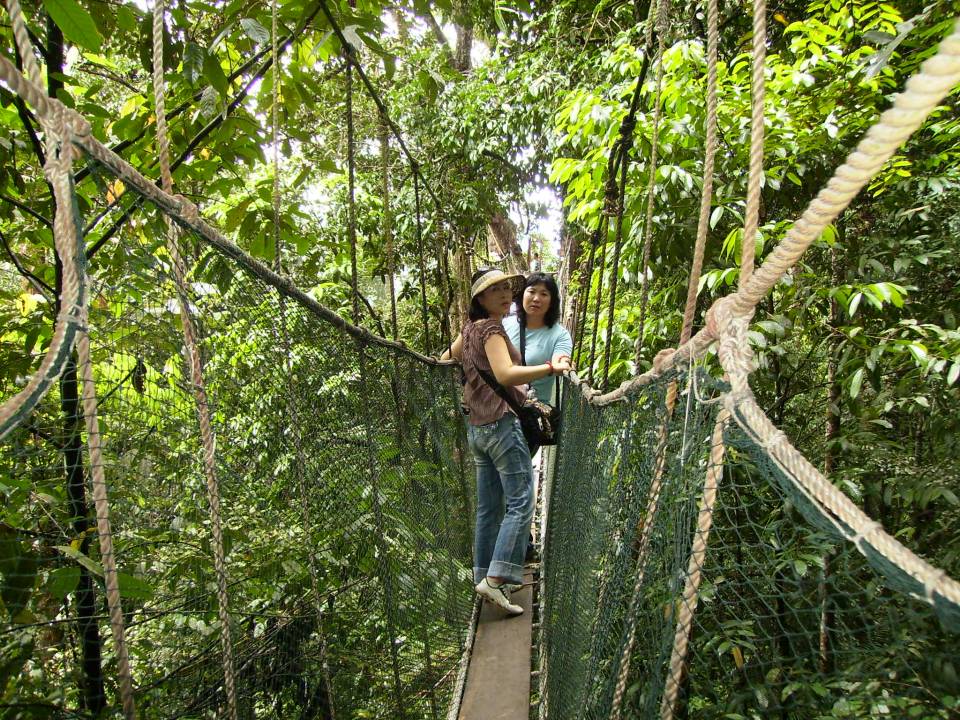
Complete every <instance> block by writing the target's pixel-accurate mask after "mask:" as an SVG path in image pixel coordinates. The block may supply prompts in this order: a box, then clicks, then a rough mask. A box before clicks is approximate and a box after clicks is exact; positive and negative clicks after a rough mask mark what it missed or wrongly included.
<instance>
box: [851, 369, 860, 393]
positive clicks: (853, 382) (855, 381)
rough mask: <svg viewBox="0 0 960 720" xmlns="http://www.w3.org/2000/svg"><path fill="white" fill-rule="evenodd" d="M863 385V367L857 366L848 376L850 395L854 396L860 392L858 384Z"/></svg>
mask: <svg viewBox="0 0 960 720" xmlns="http://www.w3.org/2000/svg"><path fill="white" fill-rule="evenodd" d="M861 385H863V368H857V371H856V372H855V373H854V374H853V377H852V378H850V397H851V398H856V397H857V395H859V394H860V386H861Z"/></svg>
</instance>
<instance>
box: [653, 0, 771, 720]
mask: <svg viewBox="0 0 960 720" xmlns="http://www.w3.org/2000/svg"><path fill="white" fill-rule="evenodd" d="M766 14H767V6H766V1H765V0H754V2H753V53H752V62H753V74H752V81H753V82H752V91H751V100H752V114H751V128H750V174H749V179H748V183H747V207H746V212H745V223H744V231H743V241H742V242H741V259H740V287H743V286H744V285H745V284H746V282H747V280H748V279H749V278H750V275H751V274H752V273H753V258H754V254H755V241H754V238H755V237H756V234H757V227H758V225H759V217H760V189H761V180H762V177H763V135H764V133H763V131H764V127H763V100H764V90H765V87H764V63H765V60H766V42H767V37H766V33H767V22H766ZM707 23H708V28H709V35H710V36H712V38H713V42H714V43H716V41H717V40H718V39H719V34H718V32H717V29H716V27H717V16H716V9H715V8H710V7H708V10H707ZM716 52H717V46H716V44H713V45H712V47H711V42H710V40H709V38H708V55H713V57H714V59H715V57H716ZM707 102H708V104H709V97H708V101H707ZM714 103H716V98H714ZM703 209H704V208H703V207H702V206H701V210H703ZM700 219H701V222H702V221H703V219H704V215H703V214H701V218H700ZM696 281H697V285H698V286H699V282H700V278H699V276H698V277H697V279H696ZM692 282H693V279H692V278H691V284H692ZM688 297H689V295H688ZM684 320H686V318H684ZM688 332H689V331H688ZM729 419H730V412H729V411H728V410H727V409H726V408H724V409H722V410H721V411H720V413H719V414H718V415H717V419H716V424H715V425H714V428H713V441H712V444H711V446H710V465H709V467H708V468H707V473H706V476H705V477H704V484H703V491H702V492H701V500H700V511H699V513H697V529H696V533H695V535H694V538H693V545H692V547H691V549H690V559H689V562H688V566H687V576H686V580H685V581H684V587H683V595H682V597H681V601H680V608H679V611H678V614H677V628H676V631H675V633H674V638H673V649H672V651H671V655H670V665H669V668H668V670H667V678H666V682H665V684H664V693H663V698H662V702H661V705H660V717H661V720H673V716H674V714H675V712H676V708H677V699H678V697H679V694H680V684H681V680H682V678H683V675H684V667H685V665H686V662H687V651H688V648H689V646H690V633H691V632H692V630H693V617H694V615H695V614H696V610H697V605H698V603H699V600H700V583H701V581H702V579H703V566H704V562H705V560H706V555H707V541H708V540H709V538H710V530H711V528H712V527H713V508H714V506H715V504H716V499H717V491H718V487H719V485H720V480H721V479H722V478H723V462H724V455H725V448H724V443H723V431H724V428H725V427H726V425H727V422H728V421H729Z"/></svg>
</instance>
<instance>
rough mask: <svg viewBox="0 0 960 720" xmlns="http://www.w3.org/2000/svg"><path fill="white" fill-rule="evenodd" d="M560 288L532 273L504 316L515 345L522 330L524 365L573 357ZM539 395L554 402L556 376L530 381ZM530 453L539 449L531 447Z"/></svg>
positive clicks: (551, 280)
mask: <svg viewBox="0 0 960 720" xmlns="http://www.w3.org/2000/svg"><path fill="white" fill-rule="evenodd" d="M559 320H560V289H559V288H558V287H557V283H556V281H555V280H554V279H553V278H552V277H550V276H549V275H546V274H544V273H541V272H535V273H531V274H530V275H528V276H527V278H526V280H525V281H524V286H523V293H522V295H521V297H520V298H519V300H518V301H517V314H516V315H508V316H507V317H505V318H504V319H503V328H504V330H506V331H507V335H508V336H509V337H510V342H511V343H513V346H514V347H515V348H520V347H521V342H520V335H521V333H523V335H524V342H523V358H522V362H523V364H524V365H540V364H542V363H546V362H548V361H549V362H557V361H558V360H560V359H566V360H568V361H569V360H570V353H572V352H573V340H571V338H570V333H569V332H567V329H566V328H565V327H564V326H563V325H561V324H560V322H559ZM530 386H531V387H532V388H533V390H534V392H535V393H536V394H537V399H538V400H542V401H543V402H545V403H550V404H552V405H555V404H556V402H557V398H555V397H554V378H552V377H545V378H541V379H540V380H534V381H533V382H531V383H530ZM530 450H531V453H530V454H531V455H532V454H533V453H535V452H536V451H537V449H536V448H530Z"/></svg>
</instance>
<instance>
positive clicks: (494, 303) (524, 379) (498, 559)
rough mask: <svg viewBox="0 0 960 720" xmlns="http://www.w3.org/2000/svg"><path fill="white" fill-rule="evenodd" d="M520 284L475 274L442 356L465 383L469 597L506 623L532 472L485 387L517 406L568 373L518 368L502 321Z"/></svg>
mask: <svg viewBox="0 0 960 720" xmlns="http://www.w3.org/2000/svg"><path fill="white" fill-rule="evenodd" d="M522 277H523V276H521V275H507V274H505V273H503V272H502V271H500V270H478V271H477V272H476V273H474V276H473V279H472V286H471V288H470V297H471V300H470V312H469V320H468V321H467V323H466V324H465V325H464V326H463V330H462V332H461V333H460V335H459V336H458V337H457V339H456V340H455V341H454V342H453V344H452V345H451V347H450V350H448V351H447V352H444V353H443V355H441V359H442V360H446V359H448V358H450V357H451V356H452V357H455V358H458V359H459V360H460V361H461V363H462V364H463V374H464V377H465V379H466V382H465V384H464V388H463V402H464V405H465V406H466V407H467V409H468V411H469V414H468V415H467V421H468V423H467V438H468V440H469V444H470V449H471V451H472V452H473V456H474V461H475V464H476V467H477V522H476V531H475V534H474V545H473V564H474V567H473V575H474V582H476V583H477V586H476V591H477V594H478V595H480V596H481V597H483V598H484V599H485V600H488V601H490V602H492V603H494V604H496V605H498V606H499V607H501V608H503V609H504V610H506V611H507V613H509V614H510V615H520V614H522V613H523V608H521V607H520V606H519V605H515V604H514V603H512V602H511V601H510V591H511V590H512V589H515V586H518V585H520V584H521V583H522V582H523V558H524V555H525V554H526V549H527V530H528V529H529V527H530V520H531V518H532V517H533V468H532V466H531V463H530V452H529V450H528V448H527V442H526V440H525V439H524V437H523V432H522V431H521V429H520V421H519V419H518V418H517V416H516V415H515V414H514V413H513V411H512V410H511V409H510V406H509V405H508V404H507V402H506V401H505V400H504V399H503V398H501V397H500V395H498V394H497V392H496V391H495V390H494V388H493V386H492V385H491V383H490V380H494V379H495V382H497V383H499V384H500V385H502V386H504V388H505V389H506V391H507V392H508V393H511V394H512V395H513V396H514V399H515V400H516V404H518V405H522V404H523V401H524V399H525V395H526V394H525V391H524V390H523V389H522V388H518V387H517V386H518V385H526V384H527V383H530V382H532V381H534V380H539V379H540V378H544V377H547V376H548V375H554V374H558V373H562V372H564V371H566V370H569V369H570V363H569V361H568V360H561V361H558V362H553V361H547V362H546V363H544V364H542V365H528V366H524V365H521V364H520V353H519V352H518V351H517V349H516V348H515V347H514V346H513V345H512V344H511V343H510V340H509V338H508V337H507V333H506V331H505V330H504V329H503V325H501V320H502V319H503V317H504V316H505V315H506V314H507V313H508V312H509V311H510V306H511V304H512V303H513V297H514V293H515V291H516V290H517V289H518V286H519V283H520V281H521V280H522ZM485 374H486V376H487V378H488V379H485V378H484V375H485ZM504 504H505V505H506V511H505V512H503V516H502V518H501V510H502V508H503V506H504Z"/></svg>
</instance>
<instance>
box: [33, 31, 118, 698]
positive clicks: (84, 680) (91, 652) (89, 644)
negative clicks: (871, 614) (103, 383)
mask: <svg viewBox="0 0 960 720" xmlns="http://www.w3.org/2000/svg"><path fill="white" fill-rule="evenodd" d="M44 59H45V61H46V65H47V94H48V95H51V96H53V97H56V96H57V94H58V93H59V92H60V91H62V90H63V81H62V80H61V77H62V73H63V63H64V48H63V33H62V32H61V31H60V28H59V27H58V26H57V24H56V23H55V22H54V21H53V20H52V19H51V18H50V17H49V16H48V17H47V47H46V57H45V58H44ZM41 160H42V159H41ZM52 205H53V207H52V216H53V218H54V219H55V218H56V213H57V207H56V204H55V203H53V204H52ZM54 255H55V256H56V253H54ZM56 291H57V308H56V314H57V315H59V314H60V313H59V311H60V307H59V306H60V297H61V295H62V293H63V259H62V258H60V257H57V258H56ZM60 410H61V413H62V421H63V445H62V447H63V461H64V479H65V481H66V486H67V487H66V489H67V502H68V506H69V508H70V518H71V524H72V528H73V533H74V537H75V538H82V540H81V542H80V552H82V553H83V554H84V555H89V552H90V537H91V535H90V533H89V530H90V529H91V525H90V518H89V515H88V507H87V496H86V485H85V472H84V467H83V442H82V436H81V429H82V427H83V416H82V413H81V410H80V393H79V389H78V387H77V361H76V355H75V354H74V355H72V356H71V358H70V360H69V362H68V363H67V365H66V367H65V368H64V372H63V375H62V376H61V378H60ZM74 600H75V602H76V608H77V636H78V637H79V639H80V657H81V667H82V673H81V680H80V682H81V687H80V697H81V702H82V704H83V707H84V709H86V710H88V711H90V712H91V713H92V714H94V715H96V714H98V713H99V712H100V711H102V710H103V708H104V707H106V704H107V703H106V695H105V693H104V687H103V668H102V662H101V653H100V627H99V625H98V624H97V621H96V620H95V619H94V616H95V615H96V614H97V607H96V605H97V599H96V593H95V588H94V582H93V578H91V577H90V572H89V571H88V570H87V569H86V568H85V567H83V566H80V580H79V582H78V583H77V589H76V591H75V592H74Z"/></svg>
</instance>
